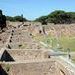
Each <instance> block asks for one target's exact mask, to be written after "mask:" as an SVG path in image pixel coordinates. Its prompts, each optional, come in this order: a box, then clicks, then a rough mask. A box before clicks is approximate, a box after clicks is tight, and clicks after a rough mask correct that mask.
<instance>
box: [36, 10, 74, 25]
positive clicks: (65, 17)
mask: <svg viewBox="0 0 75 75" xmlns="http://www.w3.org/2000/svg"><path fill="white" fill-rule="evenodd" d="M35 21H39V22H41V23H44V22H45V23H54V24H70V23H74V22H75V12H65V11H63V10H56V11H53V12H52V13H50V14H48V15H47V16H42V17H39V18H37V19H36V20H35Z"/></svg>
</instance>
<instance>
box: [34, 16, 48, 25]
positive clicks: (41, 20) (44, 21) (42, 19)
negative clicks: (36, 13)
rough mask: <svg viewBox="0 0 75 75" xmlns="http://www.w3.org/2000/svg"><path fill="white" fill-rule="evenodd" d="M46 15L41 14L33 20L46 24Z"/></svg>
mask: <svg viewBox="0 0 75 75" xmlns="http://www.w3.org/2000/svg"><path fill="white" fill-rule="evenodd" d="M46 19H47V16H41V17H40V18H37V19H36V20H35V21H38V22H41V23H42V24H47V21H46Z"/></svg>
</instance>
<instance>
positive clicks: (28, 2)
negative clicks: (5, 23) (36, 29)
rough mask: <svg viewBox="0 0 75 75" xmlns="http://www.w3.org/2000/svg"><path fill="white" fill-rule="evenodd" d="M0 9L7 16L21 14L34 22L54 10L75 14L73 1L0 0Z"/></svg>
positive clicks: (74, 1)
mask: <svg viewBox="0 0 75 75" xmlns="http://www.w3.org/2000/svg"><path fill="white" fill-rule="evenodd" d="M0 9H2V11H3V14H5V15H8V16H16V15H21V14H23V15H24V17H25V18H27V19H29V20H34V19H35V18H38V17H40V16H43V15H48V14H49V13H51V12H52V11H55V10H64V11H69V12H70V11H71V12H72V11H74V12H75V0H0Z"/></svg>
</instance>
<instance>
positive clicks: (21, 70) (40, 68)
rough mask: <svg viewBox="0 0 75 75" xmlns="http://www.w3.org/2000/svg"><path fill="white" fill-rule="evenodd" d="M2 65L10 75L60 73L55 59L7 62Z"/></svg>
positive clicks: (49, 74)
mask: <svg viewBox="0 0 75 75" xmlns="http://www.w3.org/2000/svg"><path fill="white" fill-rule="evenodd" d="M2 67H3V69H4V70H5V71H6V72H8V75H60V74H59V73H58V69H57V67H56V65H55V61H54V60H36V61H26V62H24V63H23V62H22V63H21V62H20V63H5V64H4V65H2Z"/></svg>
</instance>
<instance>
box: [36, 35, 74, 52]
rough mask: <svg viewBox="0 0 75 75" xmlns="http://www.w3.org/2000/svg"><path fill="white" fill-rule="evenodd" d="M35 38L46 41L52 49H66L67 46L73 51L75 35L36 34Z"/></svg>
mask: <svg viewBox="0 0 75 75" xmlns="http://www.w3.org/2000/svg"><path fill="white" fill-rule="evenodd" d="M35 39H36V40H38V41H42V42H44V43H46V44H47V45H48V46H51V48H52V49H56V48H58V49H59V50H62V51H66V50H67V48H69V49H70V50H71V51H75V37H65V36H63V37H61V38H58V39H57V38H55V37H52V36H50V35H48V36H43V35H41V36H36V37H35Z"/></svg>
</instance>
